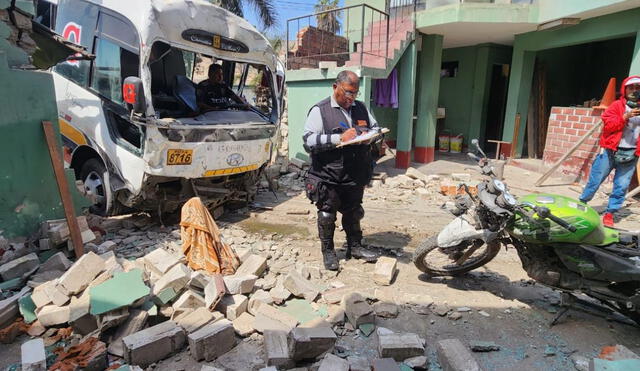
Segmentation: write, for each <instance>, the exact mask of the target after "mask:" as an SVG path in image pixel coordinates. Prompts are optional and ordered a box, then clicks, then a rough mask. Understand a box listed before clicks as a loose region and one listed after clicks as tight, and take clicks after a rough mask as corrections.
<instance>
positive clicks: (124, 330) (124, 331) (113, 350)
mask: <svg viewBox="0 0 640 371" xmlns="http://www.w3.org/2000/svg"><path fill="white" fill-rule="evenodd" d="M148 317H149V313H147V311H144V310H132V311H131V314H129V318H127V320H126V321H125V322H124V323H123V324H122V326H120V327H118V329H117V330H116V332H115V334H113V336H112V337H111V340H110V341H109V347H108V348H107V351H108V352H109V354H113V355H116V356H118V357H124V343H123V342H122V339H123V338H125V337H127V336H129V335H131V334H135V333H136V332H138V331H140V330H142V329H143V328H144V326H145V325H146V323H147V318H148Z"/></svg>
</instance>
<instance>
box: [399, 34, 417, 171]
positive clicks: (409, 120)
mask: <svg viewBox="0 0 640 371" xmlns="http://www.w3.org/2000/svg"><path fill="white" fill-rule="evenodd" d="M416 65H417V51H416V45H415V41H413V42H411V44H410V45H409V46H408V47H407V49H406V50H405V52H404V55H403V56H402V59H401V60H400V82H399V85H398V90H399V91H398V140H397V144H396V149H397V151H396V167H397V168H399V169H406V168H408V167H409V163H410V162H411V140H412V137H413V105H414V101H415V83H416Z"/></svg>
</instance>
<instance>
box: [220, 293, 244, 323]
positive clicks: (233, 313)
mask: <svg viewBox="0 0 640 371" xmlns="http://www.w3.org/2000/svg"><path fill="white" fill-rule="evenodd" d="M248 304H249V300H248V299H247V297H246V296H244V295H225V296H224V297H223V298H222V300H220V303H219V304H218V308H219V310H220V311H221V312H222V313H224V315H225V316H226V317H227V319H228V320H229V321H233V320H234V319H236V318H238V317H239V316H240V315H241V314H242V313H244V312H246V311H247V306H248Z"/></svg>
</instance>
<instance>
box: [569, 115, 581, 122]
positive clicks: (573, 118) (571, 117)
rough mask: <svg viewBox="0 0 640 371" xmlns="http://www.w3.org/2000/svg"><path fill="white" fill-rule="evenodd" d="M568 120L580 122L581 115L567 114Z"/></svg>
mask: <svg viewBox="0 0 640 371" xmlns="http://www.w3.org/2000/svg"><path fill="white" fill-rule="evenodd" d="M567 120H569V121H576V122H579V121H580V117H579V116H575V115H571V116H567Z"/></svg>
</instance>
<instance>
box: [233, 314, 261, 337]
mask: <svg viewBox="0 0 640 371" xmlns="http://www.w3.org/2000/svg"><path fill="white" fill-rule="evenodd" d="M254 322H255V317H254V316H252V315H251V314H249V313H246V312H245V313H242V314H241V315H240V316H239V317H238V318H236V319H234V320H233V329H234V330H235V332H236V334H238V335H239V336H242V337H247V336H249V335H251V334H253V333H254V332H256V329H255V327H254Z"/></svg>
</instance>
